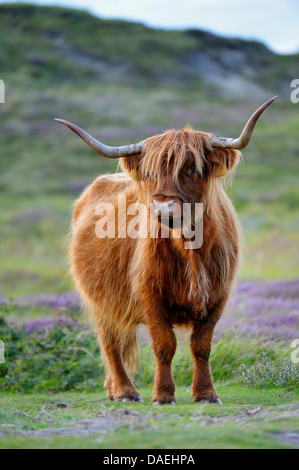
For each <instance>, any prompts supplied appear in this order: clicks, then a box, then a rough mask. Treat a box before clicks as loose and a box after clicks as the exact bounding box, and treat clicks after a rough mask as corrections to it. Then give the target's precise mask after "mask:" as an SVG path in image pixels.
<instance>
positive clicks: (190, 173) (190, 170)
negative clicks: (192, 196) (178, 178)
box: [185, 165, 196, 178]
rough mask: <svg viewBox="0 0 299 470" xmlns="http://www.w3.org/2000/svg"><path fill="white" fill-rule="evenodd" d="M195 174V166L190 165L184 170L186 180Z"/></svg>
mask: <svg viewBox="0 0 299 470" xmlns="http://www.w3.org/2000/svg"><path fill="white" fill-rule="evenodd" d="M195 173H196V166H195V165H190V166H189V167H188V168H186V170H185V176H187V177H188V178H190V177H192V176H193V175H194V174H195Z"/></svg>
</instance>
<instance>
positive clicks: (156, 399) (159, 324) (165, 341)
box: [147, 313, 176, 405]
mask: <svg viewBox="0 0 299 470" xmlns="http://www.w3.org/2000/svg"><path fill="white" fill-rule="evenodd" d="M147 325H148V328H149V331H150V334H151V337H152V343H153V349H154V353H155V356H156V361H157V368H156V378H155V385H154V390H153V399H152V401H153V403H154V405H164V404H167V403H168V404H172V405H174V404H175V394H174V393H175V384H174V380H173V376H172V372H171V362H172V358H173V356H174V353H175V350H176V338H175V334H174V332H173V330H172V327H171V325H170V323H169V322H168V321H167V319H166V318H165V317H163V316H162V315H153V314H152V313H151V314H149V315H148V316H147Z"/></svg>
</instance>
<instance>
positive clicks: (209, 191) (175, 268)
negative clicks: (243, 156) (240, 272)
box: [71, 128, 240, 404]
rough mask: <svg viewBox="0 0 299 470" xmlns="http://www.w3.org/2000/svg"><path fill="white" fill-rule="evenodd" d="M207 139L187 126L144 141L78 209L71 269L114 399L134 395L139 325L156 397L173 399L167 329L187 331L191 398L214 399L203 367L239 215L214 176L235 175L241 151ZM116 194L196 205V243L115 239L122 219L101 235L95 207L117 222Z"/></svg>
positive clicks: (223, 296)
mask: <svg viewBox="0 0 299 470" xmlns="http://www.w3.org/2000/svg"><path fill="white" fill-rule="evenodd" d="M209 137H210V136H209V134H205V133H202V132H196V131H194V130H193V129H190V128H186V129H184V130H181V131H175V130H170V131H168V132H166V133H164V134H162V135H158V136H154V137H151V138H149V139H148V140H147V141H146V145H145V148H144V152H143V154H142V155H138V156H132V157H129V158H122V159H121V166H122V169H123V170H124V173H119V174H115V175H109V176H108V175H107V176H101V177H99V178H98V179H96V180H95V181H94V183H93V184H92V185H91V186H90V187H88V188H87V189H86V190H85V191H84V193H83V194H82V196H81V197H80V198H79V200H78V201H77V203H76V205H75V210H74V217H73V230H72V243H71V265H72V273H73V276H74V279H75V281H76V285H77V287H78V289H79V291H80V293H81V294H82V296H83V299H84V300H85V302H86V304H87V305H88V307H89V309H90V311H91V313H92V315H93V318H94V320H95V324H96V328H97V332H98V336H99V342H100V346H101V350H102V355H103V359H104V362H105V368H106V381H105V385H106V388H107V393H108V396H109V397H110V398H111V399H113V398H114V399H129V400H138V397H139V393H138V391H137V390H136V388H135V387H134V385H133V383H132V378H133V374H134V371H135V369H136V367H137V361H138V348H137V329H138V325H140V324H141V323H143V324H146V325H147V327H148V329H149V332H150V335H151V338H152V343H153V349H154V353H155V356H156V361H157V370H156V379H155V385H154V392H153V395H154V396H153V401H154V402H157V403H159V404H163V403H171V402H175V385H174V380H173V377H172V372H171V362H172V358H173V356H174V353H175V350H176V338H175V334H174V331H173V327H174V326H185V327H186V326H187V327H188V328H190V331H191V352H192V355H193V360H194V377H193V395H194V398H195V401H200V400H203V399H204V400H208V401H210V402H215V401H217V398H218V396H217V392H216V390H215V388H214V387H213V384H212V379H211V374H210V367H209V355H210V349H211V341H212V337H213V331H214V327H215V325H216V323H217V321H218V320H219V318H220V316H221V314H222V311H223V308H224V306H225V304H226V301H227V299H228V296H229V292H230V288H231V285H232V282H233V278H234V276H235V273H236V270H237V267H238V262H239V259H240V235H239V225H238V220H237V216H236V214H235V211H234V209H233V207H232V204H231V202H230V201H229V199H228V197H227V195H226V193H225V191H224V189H223V187H222V178H220V176H222V175H223V174H226V175H231V174H232V173H233V171H234V169H235V167H236V165H237V163H238V159H239V152H237V151H235V150H227V149H213V148H212V147H211V145H210V142H209ZM130 176H133V178H134V179H133V178H132V177H130ZM119 195H123V196H124V195H125V196H126V203H127V206H128V205H129V204H131V203H133V202H145V203H146V204H147V207H149V205H150V203H151V202H152V200H153V196H154V198H155V199H157V198H158V200H160V201H164V200H168V199H169V198H172V199H173V200H175V201H176V202H177V203H178V204H179V205H182V204H183V203H184V202H189V203H191V205H192V207H193V206H194V204H195V203H196V202H201V203H203V205H204V216H203V230H204V233H203V236H204V239H203V245H202V246H201V247H200V248H198V249H193V250H187V249H185V245H184V240H183V239H178V238H175V237H174V236H172V232H170V238H168V239H165V238H161V237H160V236H159V237H158V238H155V239H153V238H149V237H147V238H135V239H133V238H129V237H126V238H122V237H124V236H125V229H126V227H125V226H123V224H120V226H119V229H118V231H117V233H116V236H115V238H113V239H111V238H102V239H99V238H98V237H97V236H96V233H95V226H96V223H97V221H98V220H99V216H97V215H96V207H97V205H98V203H99V202H101V201H105V202H110V203H111V204H112V205H113V206H114V207H115V212H116V226H117V225H118V217H119V214H118V207H117V202H118V196H119ZM130 220H132V217H131V216H128V217H127V224H128V223H130ZM155 223H156V224H160V221H159V220H158V219H156V221H155Z"/></svg>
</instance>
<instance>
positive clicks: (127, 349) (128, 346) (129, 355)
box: [123, 329, 140, 379]
mask: <svg viewBox="0 0 299 470" xmlns="http://www.w3.org/2000/svg"><path fill="white" fill-rule="evenodd" d="M139 345H140V341H139V334H138V329H136V330H134V331H131V332H130V334H129V336H127V338H126V339H125V342H124V349H123V358H124V363H125V367H126V370H127V372H128V373H129V375H130V377H131V378H132V379H133V378H134V375H135V373H136V370H137V367H138V359H139Z"/></svg>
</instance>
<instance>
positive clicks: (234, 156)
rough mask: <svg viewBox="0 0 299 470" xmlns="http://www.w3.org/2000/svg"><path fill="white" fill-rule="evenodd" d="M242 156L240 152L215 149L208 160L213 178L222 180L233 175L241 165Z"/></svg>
mask: <svg viewBox="0 0 299 470" xmlns="http://www.w3.org/2000/svg"><path fill="white" fill-rule="evenodd" d="M240 155H241V154H240V152H239V151H238V150H233V149H222V148H215V149H213V150H212V152H211V154H210V155H209V159H208V160H209V164H210V171H211V174H212V176H215V177H217V178H220V177H221V176H226V175H228V174H230V173H232V172H233V171H234V170H235V168H236V166H237V165H238V163H239V160H240Z"/></svg>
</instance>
